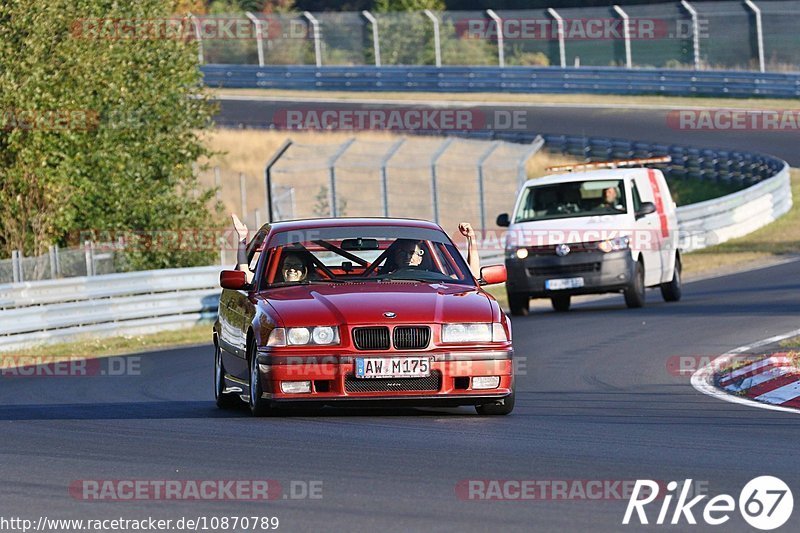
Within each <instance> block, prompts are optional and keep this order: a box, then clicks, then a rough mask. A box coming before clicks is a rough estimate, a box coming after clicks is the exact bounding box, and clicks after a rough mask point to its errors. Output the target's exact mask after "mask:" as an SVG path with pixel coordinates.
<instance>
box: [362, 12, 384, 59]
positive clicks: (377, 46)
mask: <svg viewBox="0 0 800 533" xmlns="http://www.w3.org/2000/svg"><path fill="white" fill-rule="evenodd" d="M361 14H362V15H364V18H365V19H367V21H369V23H370V25H371V26H372V51H373V53H374V55H375V66H376V67H379V66H381V41H380V39H379V38H378V20H377V19H376V18H375V17H374V16H373V15H372V13H370V12H369V11H367V10H366V9H365V10H364V11H362V12H361Z"/></svg>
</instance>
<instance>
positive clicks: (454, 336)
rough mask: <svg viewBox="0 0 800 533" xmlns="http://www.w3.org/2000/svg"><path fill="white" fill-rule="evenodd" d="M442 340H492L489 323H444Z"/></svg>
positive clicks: (456, 341)
mask: <svg viewBox="0 0 800 533" xmlns="http://www.w3.org/2000/svg"><path fill="white" fill-rule="evenodd" d="M442 342H446V343H450V342H452V343H459V342H492V325H491V324H480V323H479V324H445V325H444V326H442Z"/></svg>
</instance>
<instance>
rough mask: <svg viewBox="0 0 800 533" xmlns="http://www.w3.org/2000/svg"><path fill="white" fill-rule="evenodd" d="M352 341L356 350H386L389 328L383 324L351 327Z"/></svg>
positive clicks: (387, 347)
mask: <svg viewBox="0 0 800 533" xmlns="http://www.w3.org/2000/svg"><path fill="white" fill-rule="evenodd" d="M353 343H354V344H355V345H356V349H358V350H388V349H389V328H387V327H385V326H380V327H376V328H355V329H353Z"/></svg>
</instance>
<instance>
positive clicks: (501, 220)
mask: <svg viewBox="0 0 800 533" xmlns="http://www.w3.org/2000/svg"><path fill="white" fill-rule="evenodd" d="M497 225H498V226H500V227H501V228H507V227H509V226H510V225H511V220H510V219H509V218H508V213H502V214H500V215H497Z"/></svg>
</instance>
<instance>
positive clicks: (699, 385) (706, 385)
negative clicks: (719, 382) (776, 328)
mask: <svg viewBox="0 0 800 533" xmlns="http://www.w3.org/2000/svg"><path fill="white" fill-rule="evenodd" d="M798 335H800V329H795V330H793V331H789V332H787V333H783V334H781V335H775V336H774V337H769V338H767V339H762V340H760V341H757V342H754V343H752V344H748V345H744V346H739V347H738V348H735V349H733V350H731V351H729V352H728V353H725V354H723V355H721V356H720V357H717V358H716V359H714V360H713V361H711V362H710V363H709V364H707V365H705V366H704V367H702V368H699V369H698V370H697V372H695V373H694V374H692V379H691V384H692V387H694V388H695V390H697V391H698V392H701V393H703V394H706V395H708V396H711V397H714V398H716V399H718V400H722V401H725V402H730V403H737V404H740V405H746V406H749V407H755V408H758V409H767V410H770V411H782V412H784V413H794V414H800V411H798V410H797V409H794V408H793V407H786V406H783V405H772V404H768V403H761V402H757V401H755V400H751V399H749V398H741V397H739V396H734V395H733V394H729V393H727V392H725V391H724V390H722V389H718V388H717V387H716V386H714V371H715V370H719V369H720V368H723V367H725V365H727V364H729V363H730V361H731V360H732V359H733V358H734V357H736V356H739V355H741V354H743V353H745V352H748V351H750V350H753V349H755V348H758V347H760V346H766V345H768V344H774V343H776V342H780V341H782V340H786V339H788V338H790V337H796V336H798ZM791 401H792V402H794V401H796V399H795V400H791Z"/></svg>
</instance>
